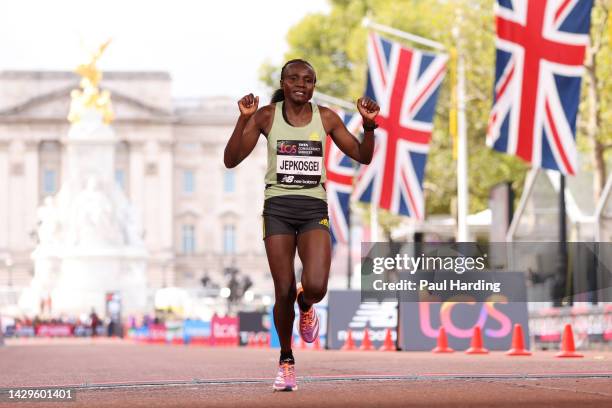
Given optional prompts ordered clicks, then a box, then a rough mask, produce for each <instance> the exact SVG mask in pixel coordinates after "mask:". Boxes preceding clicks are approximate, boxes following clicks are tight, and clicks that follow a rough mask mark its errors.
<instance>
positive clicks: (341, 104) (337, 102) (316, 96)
mask: <svg viewBox="0 0 612 408" xmlns="http://www.w3.org/2000/svg"><path fill="white" fill-rule="evenodd" d="M313 97H314V99H318V100H320V101H323V102H327V103H329V104H331V105H336V106H338V107H341V108H344V109H346V110H349V111H352V112H355V111H356V110H357V108H356V106H355V104H353V103H351V102H348V101H345V100H344V99H340V98H336V97H334V96H331V95H327V94H324V93H322V92H315V93H314V95H313ZM351 162H352V163H353V165H354V163H355V162H354V161H352V160H351ZM353 179H354V177H353ZM352 218H353V217H352V209H351V202H350V200H349V204H348V214H347V219H346V226H347V230H348V231H347V232H348V236H347V240H346V241H347V245H348V255H347V263H346V264H347V271H346V288H347V289H351V278H352V276H353V257H352V249H353V239H352V235H353V234H352V232H351V231H352V229H351V220H352Z"/></svg>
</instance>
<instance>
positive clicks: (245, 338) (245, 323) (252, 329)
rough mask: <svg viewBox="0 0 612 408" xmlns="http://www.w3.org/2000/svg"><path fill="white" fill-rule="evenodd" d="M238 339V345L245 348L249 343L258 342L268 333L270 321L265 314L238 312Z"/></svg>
mask: <svg viewBox="0 0 612 408" xmlns="http://www.w3.org/2000/svg"><path fill="white" fill-rule="evenodd" d="M238 321H239V329H240V333H239V334H240V338H239V345H240V346H246V345H247V344H249V341H251V342H253V341H255V342H258V341H259V340H261V339H263V338H264V337H263V336H265V337H266V338H267V336H268V333H269V331H270V321H269V317H268V314H267V313H263V312H239V313H238Z"/></svg>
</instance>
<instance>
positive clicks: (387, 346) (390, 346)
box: [378, 329, 396, 351]
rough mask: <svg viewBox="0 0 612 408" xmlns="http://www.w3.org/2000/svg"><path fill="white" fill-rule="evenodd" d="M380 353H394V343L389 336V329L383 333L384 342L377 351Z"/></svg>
mask: <svg viewBox="0 0 612 408" xmlns="http://www.w3.org/2000/svg"><path fill="white" fill-rule="evenodd" d="M378 350H380V351H395V350H396V348H395V343H393V337H392V336H391V329H387V332H386V333H385V341H384V342H383V345H382V346H380V348H379V349H378Z"/></svg>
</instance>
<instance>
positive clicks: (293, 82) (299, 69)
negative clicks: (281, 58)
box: [281, 62, 316, 104]
mask: <svg viewBox="0 0 612 408" xmlns="http://www.w3.org/2000/svg"><path fill="white" fill-rule="evenodd" d="M315 81H316V77H315V73H314V71H313V70H312V68H310V67H309V66H308V65H306V64H303V63H301V62H294V63H293V64H289V65H287V67H286V68H285V76H284V78H283V79H282V80H281V87H282V88H283V91H284V93H285V99H290V100H291V101H292V102H295V103H298V104H299V103H306V102H308V101H309V100H310V99H311V98H312V94H313V92H314V88H315Z"/></svg>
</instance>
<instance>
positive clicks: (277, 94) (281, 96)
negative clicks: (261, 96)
mask: <svg viewBox="0 0 612 408" xmlns="http://www.w3.org/2000/svg"><path fill="white" fill-rule="evenodd" d="M296 62H301V63H302V64H304V65H307V66H309V67H310V69H312V72H314V73H315V83H316V82H317V73H316V72H315V70H314V67H313V66H312V65H311V64H310V62H308V61H306V60H303V59H301V58H294V59H291V60H289V61H287V62H285V65H283V67H282V68H281V80H282V79H284V78H285V68H287V66H289V65H291V64H294V63H296ZM284 100H285V93H284V92H283V89H282V88H278V89H277V90H276V91H274V93H273V94H272V99H271V100H270V103H276V102H280V101H284Z"/></svg>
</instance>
